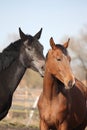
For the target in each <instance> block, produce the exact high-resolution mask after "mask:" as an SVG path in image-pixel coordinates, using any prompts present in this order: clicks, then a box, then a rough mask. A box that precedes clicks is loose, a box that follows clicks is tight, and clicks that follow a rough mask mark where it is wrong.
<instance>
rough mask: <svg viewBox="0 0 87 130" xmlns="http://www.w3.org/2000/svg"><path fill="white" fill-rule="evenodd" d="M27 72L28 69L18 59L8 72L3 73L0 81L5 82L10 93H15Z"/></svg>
mask: <svg viewBox="0 0 87 130" xmlns="http://www.w3.org/2000/svg"><path fill="white" fill-rule="evenodd" d="M25 71H26V68H25V67H24V66H23V65H22V64H21V63H20V61H19V60H18V59H17V60H15V61H14V62H13V63H12V64H11V65H10V66H9V67H8V68H7V69H6V70H3V71H2V73H1V74H0V79H1V78H2V80H1V81H2V82H4V81H5V83H4V86H5V87H8V88H9V90H10V92H11V93H13V92H14V91H15V89H16V88H17V86H18V84H19V83H20V80H21V79H22V77H23V75H24V73H25ZM3 77H4V79H3ZM3 80H4V81H3ZM1 81H0V82H1Z"/></svg>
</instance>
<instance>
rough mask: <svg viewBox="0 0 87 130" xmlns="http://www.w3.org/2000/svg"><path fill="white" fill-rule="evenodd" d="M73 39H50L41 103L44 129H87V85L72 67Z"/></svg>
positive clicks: (41, 122) (41, 126)
mask: <svg viewBox="0 0 87 130" xmlns="http://www.w3.org/2000/svg"><path fill="white" fill-rule="evenodd" d="M69 41H70V39H68V41H67V42H65V43H64V44H63V45H61V44H55V42H54V40H53V38H52V37H51V38H50V46H51V49H50V50H49V51H48V53H47V56H46V63H45V74H44V79H43V91H42V93H41V95H40V97H39V100H38V104H37V105H38V110H39V116H40V130H49V129H52V130H84V129H85V127H86V124H87V108H86V99H87V97H86V95H87V88H86V87H85V86H84V85H83V84H82V83H81V82H80V81H79V80H77V79H76V78H75V76H74V74H73V72H72V69H71V67H70V61H71V57H70V56H69V54H68V51H67V48H68V45H69Z"/></svg>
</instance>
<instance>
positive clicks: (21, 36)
mask: <svg viewBox="0 0 87 130" xmlns="http://www.w3.org/2000/svg"><path fill="white" fill-rule="evenodd" d="M19 35H20V38H21V39H22V40H26V38H27V37H26V35H25V34H24V33H23V32H22V30H21V28H19Z"/></svg>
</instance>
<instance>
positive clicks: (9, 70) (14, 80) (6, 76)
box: [0, 28, 45, 120]
mask: <svg viewBox="0 0 87 130" xmlns="http://www.w3.org/2000/svg"><path fill="white" fill-rule="evenodd" d="M41 33H42V29H41V30H40V31H39V32H37V33H36V34H35V35H34V36H31V35H26V34H24V32H23V31H22V30H21V29H20V28H19V34H20V39H18V40H17V41H15V42H13V43H11V44H10V45H9V46H8V47H7V48H5V49H4V50H3V51H2V53H1V54H0V120H1V119H3V118H4V117H5V116H6V115H7V113H8V111H9V109H10V107H11V104H12V97H13V93H14V91H15V90H16V88H17V86H18V84H19V83H20V81H21V79H22V77H23V75H24V74H25V72H26V70H27V68H31V69H33V70H34V71H37V72H39V73H40V74H41V75H42V76H43V74H44V65H45V58H44V55H43V46H42V45H41V43H40V42H39V38H40V36H41Z"/></svg>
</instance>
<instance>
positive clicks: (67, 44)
mask: <svg viewBox="0 0 87 130" xmlns="http://www.w3.org/2000/svg"><path fill="white" fill-rule="evenodd" d="M69 41H70V38H69V39H68V41H67V42H65V43H64V44H63V46H64V47H65V48H67V47H68V46H69Z"/></svg>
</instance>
